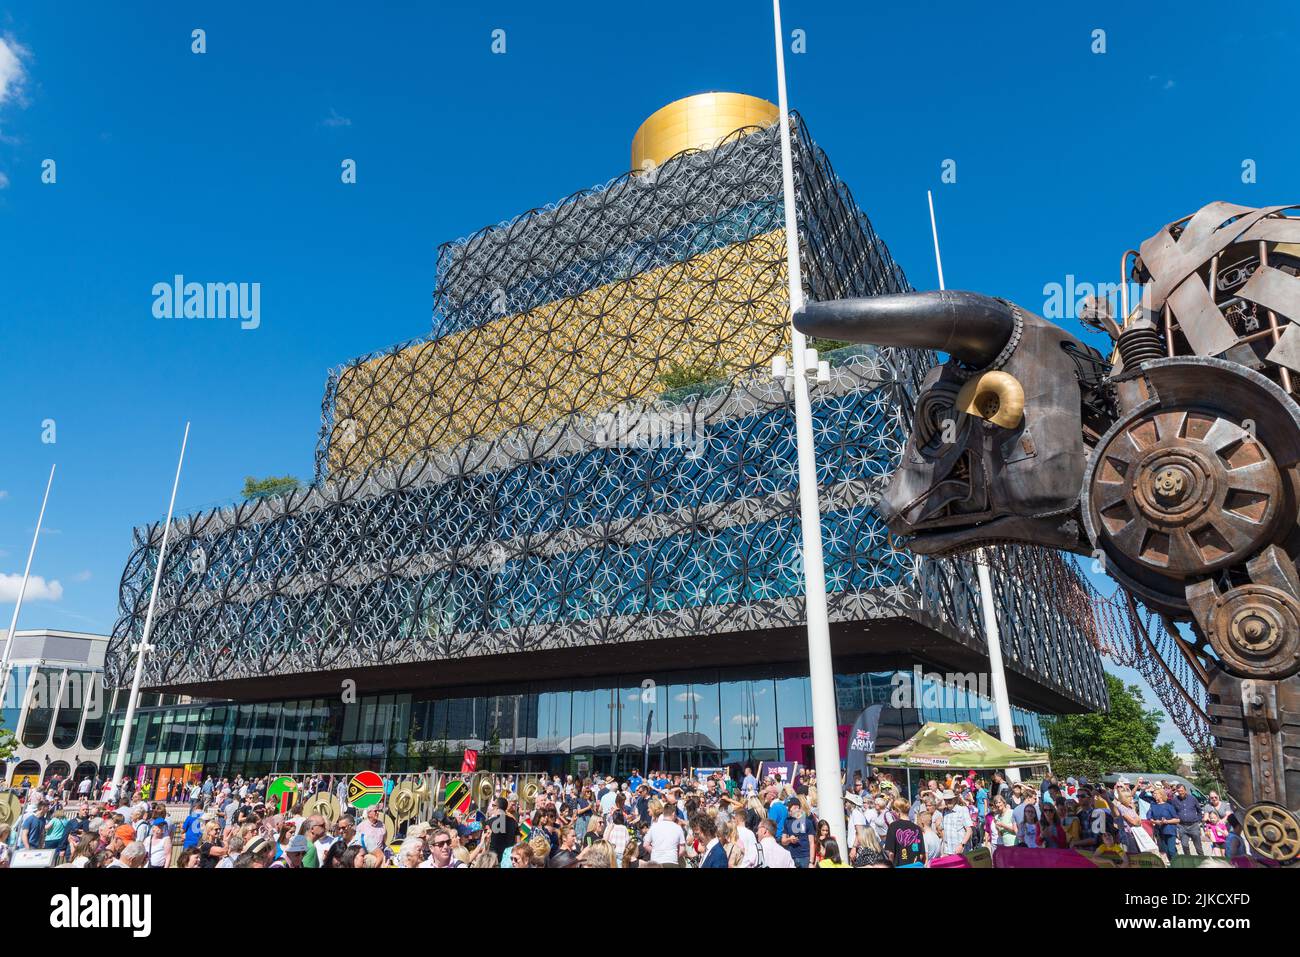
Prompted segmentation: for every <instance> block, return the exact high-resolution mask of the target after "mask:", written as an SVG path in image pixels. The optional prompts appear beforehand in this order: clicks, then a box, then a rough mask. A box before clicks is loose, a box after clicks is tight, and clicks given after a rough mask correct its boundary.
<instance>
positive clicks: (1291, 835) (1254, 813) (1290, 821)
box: [1241, 803, 1300, 864]
mask: <svg viewBox="0 0 1300 957" xmlns="http://www.w3.org/2000/svg"><path fill="white" fill-rule="evenodd" d="M1241 833H1242V836H1243V837H1245V839H1246V843H1247V844H1249V845H1250V847H1251V850H1253V851H1255V852H1256V853H1258V854H1262V855H1263V856H1264V857H1267V858H1269V859H1270V860H1274V861H1278V862H1279V863H1282V864H1287V863H1290V862H1292V861H1296V860H1300V817H1297V816H1296V814H1295V812H1294V811H1288V810H1287V809H1286V808H1284V807H1283V806H1282V805H1280V804H1271V803H1265V804H1252V805H1251V806H1250V807H1248V808H1246V811H1245V813H1244V814H1243V815H1242V820H1241Z"/></svg>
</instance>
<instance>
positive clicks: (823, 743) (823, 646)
mask: <svg viewBox="0 0 1300 957" xmlns="http://www.w3.org/2000/svg"><path fill="white" fill-rule="evenodd" d="M772 21H773V26H774V28H775V31H776V85H777V96H778V105H779V107H780V112H781V186H782V190H783V192H784V194H785V261H786V273H787V277H788V279H789V282H790V315H791V318H792V322H791V327H790V345H791V348H792V349H793V351H794V422H795V439H796V445H797V447H798V454H799V524H800V527H801V529H802V531H803V575H804V598H805V605H806V614H807V617H808V680H809V685H810V690H811V692H812V710H813V715H812V722H813V748H814V763H815V765H816V770H817V816H818V818H819V819H820V820H822V821H825V822H827V823H828V824H829V825H830V828H831V834H832V835H834V837H835V840H836V841H837V842H838V843H839V845H840V853H841V854H842V855H847V854H848V847H849V846H848V843H847V841H846V840H845V825H844V793H843V792H844V788H843V785H842V784H841V782H840V736H839V715H838V714H837V712H836V705H835V669H834V665H833V663H832V660H831V630H830V620H829V616H828V614H827V611H826V566H825V562H824V560H823V557H822V525H821V521H822V516H821V507H820V506H819V505H818V502H817V458H816V450H815V446H814V444H813V428H812V400H811V398H810V396H809V394H808V376H807V371H808V369H807V365H808V363H807V355H806V353H805V351H804V349H805V344H804V336H803V333H802V332H800V331H799V330H798V329H795V328H794V324H793V316H794V313H795V312H796V311H797V310H799V309H800V308H801V307H802V306H803V275H802V273H801V271H800V266H799V228H798V222H797V220H796V218H795V208H794V158H793V156H792V155H791V148H790V113H789V106H788V103H787V101H786V94H785V38H784V36H783V34H782V30H781V0H772ZM812 371H813V372H816V371H817V370H816V369H813V370H812Z"/></svg>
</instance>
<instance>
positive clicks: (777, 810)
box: [767, 801, 789, 841]
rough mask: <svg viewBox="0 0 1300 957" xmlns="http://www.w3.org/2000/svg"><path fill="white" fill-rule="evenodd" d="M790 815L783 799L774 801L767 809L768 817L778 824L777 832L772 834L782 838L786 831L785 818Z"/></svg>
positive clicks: (779, 838) (778, 839) (778, 838)
mask: <svg viewBox="0 0 1300 957" xmlns="http://www.w3.org/2000/svg"><path fill="white" fill-rule="evenodd" d="M788 815H789V811H788V809H787V808H786V805H785V804H784V803H783V802H781V801H773V802H772V806H771V807H769V808H768V809H767V817H768V820H770V821H771V822H772V823H773V824H775V825H776V833H775V834H773V835H772V836H773V837H775V838H776V839H777V841H780V840H781V835H782V834H784V833H785V819H786V817H787V816H788Z"/></svg>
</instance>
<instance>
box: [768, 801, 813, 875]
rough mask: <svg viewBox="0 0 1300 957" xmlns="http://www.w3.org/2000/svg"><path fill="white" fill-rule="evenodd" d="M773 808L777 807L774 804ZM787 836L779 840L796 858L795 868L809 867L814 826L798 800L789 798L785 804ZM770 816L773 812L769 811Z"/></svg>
mask: <svg viewBox="0 0 1300 957" xmlns="http://www.w3.org/2000/svg"><path fill="white" fill-rule="evenodd" d="M772 807H776V803H773V805H772ZM785 807H786V811H787V813H786V818H785V836H784V837H780V838H778V840H779V841H780V842H781V843H782V844H783V845H785V849H786V850H787V851H789V852H790V856H791V857H792V858H794V866H795V867H807V866H808V857H809V848H810V846H811V845H810V843H809V838H810V837H811V836H812V825H811V824H810V823H809V821H808V818H807V816H806V815H805V814H804V813H803V805H802V804H800V803H799V799H798V798H793V797H792V798H787V799H786V802H785ZM768 813H769V814H770V813H771V811H770V810H769V812H768Z"/></svg>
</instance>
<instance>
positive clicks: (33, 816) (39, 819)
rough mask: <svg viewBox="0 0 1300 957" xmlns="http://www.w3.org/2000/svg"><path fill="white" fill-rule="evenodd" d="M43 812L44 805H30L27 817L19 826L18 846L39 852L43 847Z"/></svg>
mask: <svg viewBox="0 0 1300 957" xmlns="http://www.w3.org/2000/svg"><path fill="white" fill-rule="evenodd" d="M45 812H46V806H45V804H44V803H41V804H36V805H32V806H30V807H29V808H28V810H27V816H26V817H24V818H23V819H22V823H21V824H19V833H18V846H19V847H25V848H31V849H33V850H40V849H41V848H43V847H44V846H45Z"/></svg>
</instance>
